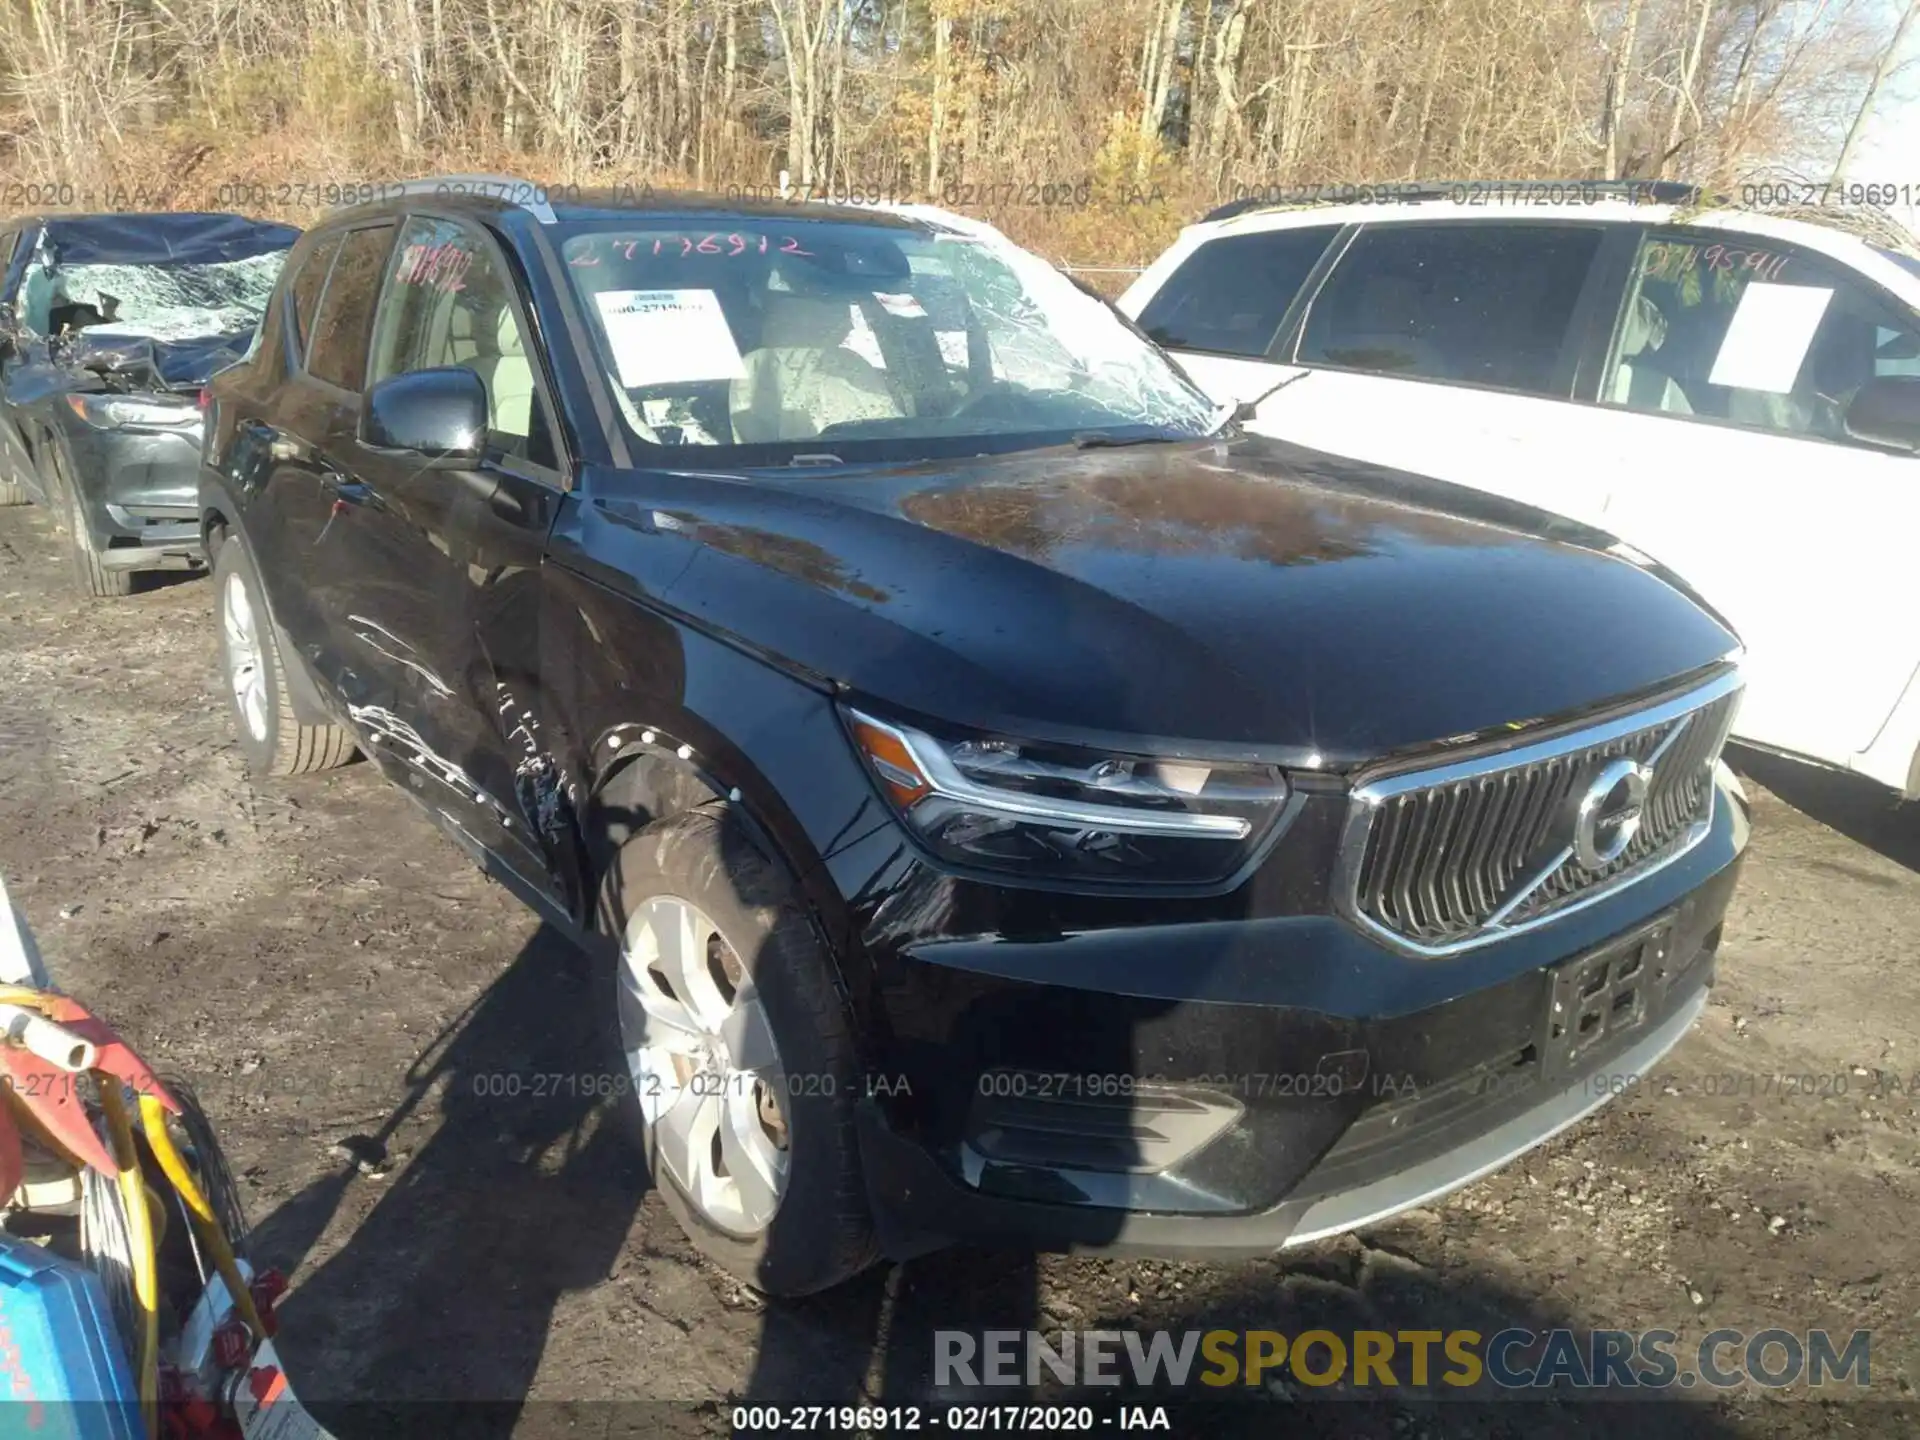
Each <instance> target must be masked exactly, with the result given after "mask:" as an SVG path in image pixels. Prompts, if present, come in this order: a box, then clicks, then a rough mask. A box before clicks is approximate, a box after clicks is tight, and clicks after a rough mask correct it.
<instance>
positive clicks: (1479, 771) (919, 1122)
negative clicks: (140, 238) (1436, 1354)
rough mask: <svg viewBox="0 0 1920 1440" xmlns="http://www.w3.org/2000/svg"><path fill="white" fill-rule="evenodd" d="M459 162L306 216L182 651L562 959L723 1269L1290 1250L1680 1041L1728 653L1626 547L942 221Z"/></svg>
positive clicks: (277, 739)
mask: <svg viewBox="0 0 1920 1440" xmlns="http://www.w3.org/2000/svg"><path fill="white" fill-rule="evenodd" d="M485 188H486V187H483V186H469V185H467V184H465V183H453V182H441V183H438V184H434V183H422V184H417V185H412V186H410V187H409V188H408V191H407V193H406V194H404V195H401V196H399V197H396V198H393V199H390V200H388V201H387V202H385V203H383V204H380V205H375V206H369V207H362V208H357V209H353V210H349V211H346V212H342V213H340V214H337V215H335V216H332V217H330V218H329V219H328V220H326V221H325V222H323V223H322V224H320V225H318V226H316V227H315V228H314V229H313V230H311V231H309V232H308V233H307V235H306V236H305V237H304V238H303V239H302V240H301V241H300V243H299V245H298V247H297V248H296V249H295V251H294V252H293V254H292V255H291V257H290V259H289V262H288V265H287V268H286V272H285V274H284V276H283V277H282V279H281V282H280V285H279V288H278V290H277V291H276V293H275V295H274V297H273V300H272V302H271V304H270V307H269V310H268V314H267V318H266V320H265V322H264V328H263V333H262V337H261V343H260V344H259V345H258V346H257V347H256V350H255V353H254V354H253V356H252V357H251V358H250V359H248V360H247V361H246V362H245V363H243V364H241V365H239V366H237V367H235V368H233V369H230V370H228V371H226V372H225V373H224V374H222V375H221V376H220V377H219V378H218V379H217V380H216V381H215V382H214V384H213V386H212V394H211V404H210V410H209V419H208V433H207V442H206V454H205V464H204V467H203V473H202V487H201V510H202V523H203V524H204V525H205V527H206V529H207V535H208V543H209V546H210V547H211V548H212V550H213V552H214V554H215V576H216V589H215V597H216V605H217V608H218V634H219V644H220V649H221V655H222V660H223V675H224V677H225V681H226V688H227V691H228V693H229V694H230V695H231V697H232V699H233V704H234V711H235V715H236V719H237V723H238V726H239V731H240V735H241V743H242V746H243V748H244V750H245V752H246V754H247V756H248V757H249V759H250V761H251V762H252V763H253V765H254V766H255V767H256V768H257V769H259V770H261V771H265V772H272V773H281V774H286V773H292V772H296V771H302V770H312V769H317V768H320V767H323V766H328V765H333V764H337V763H341V762H343V761H345V760H347V759H349V758H351V756H352V755H353V754H354V753H355V752H356V750H357V751H358V752H360V753H363V754H365V755H366V756H368V757H369V758H371V759H372V760H373V761H374V762H375V763H376V764H378V765H379V766H380V767H381V768H382V769H383V770H384V771H386V772H387V774H388V775H389V776H391V777H393V778H394V779H396V780H398V781H400V782H402V783H403V786H404V788H405V789H406V790H407V791H408V793H410V794H411V795H413V796H414V798H416V799H417V800H418V801H420V802H421V803H422V805H423V807H424V809H425V810H426V811H427V812H428V814H430V815H431V816H432V817H433V818H434V819H435V820H436V821H437V822H438V823H439V824H440V825H441V826H442V827H443V828H444V829H445V830H446V831H447V832H448V833H449V834H450V835H451V836H452V837H453V838H455V839H456V840H457V841H458V843H460V844H461V845H462V846H464V847H465V848H466V849H467V850H468V851H469V852H470V853H471V854H472V855H473V856H474V857H475V858H476V859H478V860H479V861H480V862H481V863H482V864H484V865H485V866H486V867H487V868H488V870H489V871H490V873H492V874H494V875H495V876H497V877H498V878H500V879H501V880H502V881H503V882H504V883H506V884H508V885H509V886H511V887H512V888H514V889H515V890H516V891H518V892H519V893H520V894H522V895H523V896H524V897H525V898H526V899H527V900H528V901H529V902H530V903H531V904H533V905H534V906H535V907H536V908H537V909H538V910H539V911H540V912H541V913H542V914H544V915H546V916H547V917H549V918H550V919H551V920H552V921H554V923H556V924H559V925H561V926H564V927H566V928H567V929H568V930H569V931H570V932H571V933H573V934H574V935H576V936H577V937H578V938H579V939H580V940H581V941H582V942H583V944H584V945H586V947H587V948H588V950H589V951H590V952H592V953H597V954H599V955H600V957H601V963H602V964H604V965H605V967H606V973H605V975H604V978H603V980H602V981H600V982H598V983H600V984H603V985H604V990H603V991H602V992H601V993H603V994H604V997H605V1001H604V1003H605V1013H606V1018H607V1024H608V1031H609V1041H608V1048H607V1053H606V1055H605V1056H604V1057H602V1056H586V1055H583V1056H581V1057H580V1065H581V1068H582V1071H583V1072H585V1073H588V1074H597V1075H602V1076H607V1075H608V1072H611V1074H610V1079H609V1084H608V1085H607V1086H606V1088H607V1089H608V1090H611V1091H617V1092H619V1094H620V1097H621V1098H620V1104H621V1105H622V1106H623V1107H624V1109H625V1110H626V1111H627V1112H628V1114H629V1116H630V1118H631V1120H632V1121H633V1123H634V1125H635V1127H636V1130H637V1134H638V1136H639V1138H640V1140H641V1142H642V1143H643V1145H644V1146H645V1149H646V1153H647V1157H648V1160H649V1163H650V1168H651V1173H652V1175H653V1178H654V1181H655V1183H656V1184H657V1186H658V1187H659V1189H660V1190H661V1192H662V1194H663V1196H664V1198H665V1199H666V1201H667V1203H668V1204H669V1205H670V1207H671V1208H672V1209H673V1210H674V1212H675V1213H676V1215H677V1216H678V1217H679V1219H680V1220H681V1221H682V1223H683V1224H684V1225H685V1226H686V1228H687V1230H688V1232H689V1233H690V1235H691V1236H692V1237H693V1238H694V1240H695V1241H696V1242H697V1243H698V1244H699V1245H700V1246H701V1247H702V1248H703V1249H704V1250H705V1251H706V1252H707V1253H708V1254H709V1255H711V1256H712V1257H714V1258H715V1259H716V1260H717V1261H719V1262H720V1263H721V1264H723V1265H725V1266H727V1267H728V1268H730V1269H731V1270H733V1271H734V1272H735V1273H736V1274H738V1275H740V1276H741V1277H742V1278H743V1279H745V1280H747V1281H749V1282H751V1283H753V1284H755V1285H757V1286H759V1287H762V1288H764V1289H766V1290H768V1291H772V1292H779V1293H798V1292H805V1291H808V1290H814V1289H818V1288H820V1287H823V1286H826V1285H830V1284H832V1283H834V1282H835V1281H837V1280H840V1279H842V1278H844V1277H846V1276H847V1275H849V1274H851V1273H853V1272H854V1271H855V1270H857V1269H858V1268H860V1267H861V1266H862V1265H863V1264H865V1263H867V1262H868V1261H870V1260H871V1259H873V1258H874V1257H876V1256H878V1255H882V1254H890V1255H895V1256H902V1255H908V1254H912V1253H915V1252H918V1251H921V1250H925V1249H928V1248H931V1247H933V1246H937V1245H940V1244H943V1243H946V1242H950V1241H954V1240H961V1239H969V1238H982V1237H993V1238H995V1239H997V1240H1002V1241H1005V1240H1011V1241H1013V1242H1015V1243H1017V1244H1023V1245H1031V1246H1035V1247H1041V1248H1059V1247H1067V1246H1071V1247H1092V1248H1100V1247H1128V1248H1137V1249H1144V1250H1147V1251H1152V1252H1160V1253H1169V1252H1171V1253H1191V1252H1199V1253H1215V1254H1236V1253H1237V1254H1248V1253H1265V1252H1271V1251H1274V1250H1276V1249H1279V1248H1281V1247H1283V1246H1286V1245H1289V1244H1294V1243H1299V1242H1302V1241H1305V1240H1309V1239H1312V1238H1314V1237H1316V1236H1322V1235H1326V1234H1329V1233H1333V1232H1337V1231H1341V1230H1344V1229H1348V1228H1351V1227H1354V1226H1358V1225H1363V1224H1365V1223H1367V1222H1369V1221H1372V1220H1374V1219H1377V1218H1379V1217H1382V1216H1385V1215H1388V1214H1391V1213H1393V1212H1395V1211H1397V1210H1400V1209H1403V1208H1405V1207H1407V1206H1410V1205H1413V1204H1415V1203H1417V1202H1420V1201H1423V1200H1426V1199H1428V1198H1430V1197H1433V1196H1436V1195H1439V1194H1442V1193H1444V1192H1446V1191H1447V1190H1450V1189H1452V1188H1453V1187H1455V1186H1458V1185H1460V1184H1463V1183H1465V1182H1467V1181H1468V1180H1471V1179H1472V1178H1474V1177H1475V1176H1478V1175H1481V1174H1484V1173H1485V1172H1487V1171H1488V1170H1490V1169H1492V1168H1494V1167H1496V1166H1498V1165H1500V1164H1501V1163H1503V1162H1504V1161H1506V1160H1509V1159H1511V1158H1512V1157H1514V1156H1515V1155H1518V1154H1520V1153H1521V1152H1523V1151H1525V1150H1527V1149H1528V1148H1529V1147H1531V1146H1533V1145H1536V1144H1538V1143H1540V1142H1541V1141H1542V1140H1544V1139H1546V1138H1547V1137H1548V1136H1550V1135H1552V1134H1554V1133H1556V1132H1557V1131H1559V1130H1561V1129H1563V1128H1564V1127H1566V1126H1568V1125H1570V1124H1571V1123H1573V1122H1574V1121H1575V1120H1576V1119H1578V1118H1579V1117H1580V1116H1581V1115H1583V1114H1585V1113H1587V1112H1588V1111H1590V1110H1591V1109H1593V1108H1594V1107H1595V1106H1597V1105H1598V1104H1600V1103H1601V1102H1602V1101H1603V1100H1604V1099H1605V1098H1606V1096H1607V1095H1609V1094H1610V1093H1613V1092H1615V1091H1617V1090H1619V1089H1620V1088H1622V1083H1623V1080H1624V1078H1625V1077H1629V1076H1633V1075H1636V1074H1638V1073H1640V1072H1641V1071H1643V1070H1645V1069H1646V1067H1647V1066H1648V1065H1649V1064H1650V1063H1651V1062H1653V1061H1654V1060H1655V1059H1657V1058H1658V1057H1659V1056H1661V1055H1662V1054H1663V1053H1664V1052H1665V1051H1666V1050H1667V1049H1668V1048H1669V1047H1671V1046H1672V1045H1673V1044H1674V1043H1675V1042H1676V1041H1678V1040H1679V1039H1680V1037H1681V1036H1682V1035H1683V1034H1684V1033H1685V1031H1686V1030H1687V1028H1688V1027H1689V1025H1690V1024H1691V1023H1692V1021H1693V1019H1694V1017H1695V1016H1696V1015H1697V1014H1698V1013H1699V1011H1700V1009H1701V1007H1702V1005H1703V1004H1704V1002H1705V996H1706V991H1707V987H1708V985H1709V984H1710V983H1711V981H1712V978H1713V973H1714V965H1715V955H1716V950H1717V947H1718V944H1719V941H1720V935H1721V924H1722V916H1723V914H1724V913H1725V910H1726V906H1727V902H1728V897H1729V893H1730V892H1731V890H1732V888H1733V884H1734V879H1735V874H1736V871H1737V869H1738V867H1739V863H1740V858H1741V854H1742V851H1743V849H1744V847H1745V844H1746V836H1747V817H1746V812H1745V803H1744V800H1742V799H1741V798H1740V797H1739V795H1738V786H1737V783H1736V782H1735V781H1734V780H1733V778H1732V776H1731V773H1730V772H1729V771H1727V770H1726V769H1725V767H1724V765H1723V764H1722V763H1721V762H1720V759H1719V751H1720V748H1721V745H1722V743H1723V740H1724V737H1725V735H1726V732H1727V729H1728V726H1729V724H1730V723H1731V719H1732V716H1733V713H1734V707H1735V706H1736V705H1737V703H1738V700H1739V694H1740V680H1739V670H1738V644H1737V641H1736V639H1735V637H1734V636H1733V635H1732V634H1730V633H1729V632H1728V630H1727V628H1726V627H1725V626H1724V625H1723V624H1722V623H1720V621H1719V620H1718V619H1716V617H1715V616H1714V615H1713V614H1711V613H1710V612H1709V611H1708V610H1706V609H1705V608H1703V607H1702V606H1701V605H1700V604H1699V603H1698V602H1697V601H1696V600H1695V599H1694V598H1692V597H1691V596H1690V595H1689V593H1688V592H1687V591H1686V589H1685V587H1684V586H1683V585H1682V584H1681V583H1680V582H1679V581H1677V580H1676V579H1674V578H1673V577H1671V576H1669V575H1667V574H1665V573H1664V572H1662V571H1661V570H1660V569H1659V568H1658V567H1657V566H1655V565H1654V564H1653V563H1652V562H1650V561H1647V560H1646V559H1645V558H1644V557H1641V556H1639V555H1637V554H1636V553H1635V552H1632V551H1631V550H1629V549H1627V548H1626V547H1623V546H1619V545H1617V544H1615V543H1613V542H1612V541H1611V540H1610V539H1609V537H1607V536H1605V535H1602V534H1599V533H1597V532H1595V531H1592V530H1587V529H1583V528H1579V527H1574V526H1572V525H1570V524H1568V523H1567V522H1564V521H1558V520H1555V519H1553V518H1552V517H1548V516H1545V515H1543V514H1540V513H1539V512H1536V511H1531V510H1527V509H1524V508H1519V507H1515V506H1513V505H1510V504H1507V503H1505V502H1501V501H1498V500H1494V499H1492V498H1490V497H1487V496H1484V495H1481V494H1477V493H1474V492H1470V491H1467V490H1463V489H1458V488H1454V487H1451V486H1447V485H1444V484H1440V483H1437V482H1433V481H1429V480H1425V479H1421V478H1418V477H1415V476H1409V475H1404V474H1399V473H1394V472H1388V471H1382V470H1379V469H1374V468H1369V467H1366V466H1363V465H1358V464H1353V463H1349V462H1345V461H1339V460H1334V459H1331V458H1329V457H1327V456H1324V455H1318V454H1314V453H1311V452H1307V451H1303V450H1299V449H1295V448H1291V447H1288V446H1285V445H1282V444H1279V443H1277V442H1274V441H1271V440H1262V439H1258V438H1254V437H1250V436H1246V435H1243V434H1241V433H1240V432H1239V431H1238V429H1237V428H1236V426H1235V424H1234V421H1233V419H1232V417H1231V416H1230V415H1227V414H1222V413H1220V412H1218V411H1217V410H1215V409H1214V408H1213V407H1212V406H1211V405H1210V404H1209V403H1208V402H1207V401H1206V400H1205V399H1204V398H1203V397H1202V396H1201V395H1200V394H1199V393H1197V392H1196V391H1195V390H1194V389H1193V388H1192V387H1191V386H1190V385H1189V384H1188V383H1187V381H1186V380H1185V379H1184V378H1183V377H1182V375H1181V374H1180V373H1179V371H1178V370H1177V369H1176V368H1175V367H1174V366H1172V365H1171V364H1170V363H1169V362H1168V361H1167V360H1166V359H1165V358H1164V357H1163V356H1162V355H1161V354H1160V353H1159V352H1158V351H1157V350H1155V349H1154V348H1153V347H1152V346H1151V345H1149V344H1148V343H1146V342H1145V341H1144V340H1142V339H1141V338H1140V337H1139V335H1138V334H1137V332H1135V331H1133V330H1132V329H1131V328H1130V327H1129V326H1128V325H1127V324H1126V322H1124V321H1123V320H1121V319H1120V318H1119V317H1118V316H1117V315H1116V314H1115V313H1114V312H1113V311H1112V310H1111V309H1110V308H1109V307H1107V306H1106V305H1105V304H1103V303H1102V302H1100V301H1099V300H1098V299H1096V298H1093V297H1091V296H1089V295H1087V294H1085V293H1083V292H1082V291H1081V290H1079V289H1078V288H1076V286H1075V285H1074V284H1073V283H1072V282H1070V281H1068V280H1067V279H1066V278H1064V277H1063V276H1061V275H1060V274H1059V273H1057V272H1056V271H1054V270H1053V269H1051V268H1050V267H1049V266H1047V265H1046V264H1045V263H1044V262H1042V261H1039V260H1037V259H1035V258H1034V257H1032V256H1030V255H1028V254H1026V253H1024V252H1022V251H1020V250H1018V249H1016V248H1014V247H1013V246H1012V245H1011V244H1009V243H1008V242H1006V241H1005V240H1004V239H1002V238H1000V237H999V236H998V235H996V234H995V233H994V232H991V231H989V230H986V229H985V228H984V227H980V226H978V225H976V224H973V223H971V222H967V221H964V220H960V219H958V218H956V217H952V216H947V215H943V214H942V213H940V212H937V211H927V210H916V209H912V208H904V209H900V210H895V211H878V210H866V211H855V210H844V209H834V208H825V207H811V206H800V205H783V204H778V203H774V204H769V205H767V206H764V207H761V208H754V207H750V206H748V207H742V206H739V205H732V206H723V205H721V204H718V203H717V202H713V203H710V202H703V201H701V200H700V199H698V198H695V197H670V196H662V197H657V198H655V199H652V200H651V201H649V203H648V204H646V205H643V206H642V205H632V204H620V203H616V202H615V201H614V200H613V199H612V198H599V199H596V198H594V197H583V198H580V199H578V200H577V201H576V202H575V203H570V204H567V205H560V206H551V207H550V206H549V205H547V204H545V203H540V202H532V201H530V202H529V203H524V204H522V203H514V202H513V201H512V200H511V199H499V198H487V196H486V194H485Z"/></svg>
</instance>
